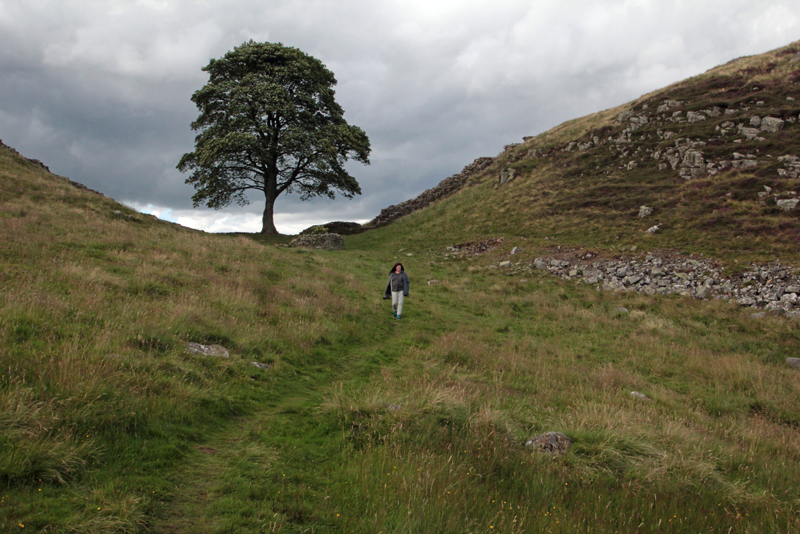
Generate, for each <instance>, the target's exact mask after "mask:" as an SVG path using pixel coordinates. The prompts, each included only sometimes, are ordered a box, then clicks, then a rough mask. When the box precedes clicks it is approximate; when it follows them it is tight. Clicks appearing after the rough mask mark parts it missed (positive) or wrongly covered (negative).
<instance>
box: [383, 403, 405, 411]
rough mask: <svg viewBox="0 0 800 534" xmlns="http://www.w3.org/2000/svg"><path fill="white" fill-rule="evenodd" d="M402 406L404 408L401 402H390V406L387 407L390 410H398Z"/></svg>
mask: <svg viewBox="0 0 800 534" xmlns="http://www.w3.org/2000/svg"><path fill="white" fill-rule="evenodd" d="M400 408H402V406H401V405H399V404H390V405H389V406H387V407H386V409H387V410H389V411H390V412H396V411H397V410H399V409H400Z"/></svg>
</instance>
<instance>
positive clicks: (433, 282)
mask: <svg viewBox="0 0 800 534" xmlns="http://www.w3.org/2000/svg"><path fill="white" fill-rule="evenodd" d="M438 283H439V281H438V280H428V285H429V286H430V285H433V284H438Z"/></svg>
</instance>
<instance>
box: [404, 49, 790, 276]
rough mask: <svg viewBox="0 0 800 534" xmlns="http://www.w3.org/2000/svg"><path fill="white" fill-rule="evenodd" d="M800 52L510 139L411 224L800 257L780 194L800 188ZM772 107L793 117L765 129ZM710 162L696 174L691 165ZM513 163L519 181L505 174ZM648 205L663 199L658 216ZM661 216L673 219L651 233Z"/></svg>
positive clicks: (772, 55) (427, 230)
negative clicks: (643, 212)
mask: <svg viewBox="0 0 800 534" xmlns="http://www.w3.org/2000/svg"><path fill="white" fill-rule="evenodd" d="M799 53H800V44H799V43H792V44H791V45H788V46H786V47H784V48H781V49H778V50H775V51H773V52H769V53H767V54H763V55H760V56H753V57H745V58H740V59H738V60H734V61H731V62H730V63H728V64H726V65H723V66H720V67H717V68H714V69H711V70H709V71H708V72H706V73H704V74H702V75H700V76H697V77H694V78H691V79H688V80H686V81H683V82H679V83H676V84H674V85H671V86H669V87H667V88H665V89H662V90H659V91H655V92H653V93H650V94H647V95H644V96H642V97H640V98H639V99H637V100H636V101H634V102H631V103H629V104H626V105H624V106H620V107H618V108H614V109H610V110H606V111H602V112H600V113H596V114H594V115H590V116H587V117H583V118H580V119H575V120H572V121H569V122H566V123H564V124H562V125H560V126H558V127H556V128H554V129H552V130H550V131H548V132H545V133H544V134H542V135H539V136H536V137H530V138H526V139H525V141H524V142H522V143H519V144H512V145H508V146H507V147H506V150H505V151H504V152H503V153H501V154H500V155H498V156H497V157H496V158H494V162H493V163H492V165H490V166H489V167H487V168H486V169H485V170H484V171H482V172H480V173H477V174H476V175H475V176H473V177H472V178H471V180H470V182H469V184H468V186H467V187H466V188H464V189H462V191H461V192H460V193H459V194H457V195H455V196H454V197H451V198H450V199H448V201H445V202H440V203H439V205H437V206H436V208H434V209H428V210H425V211H423V212H420V213H419V214H418V216H417V217H418V218H416V219H414V221H413V223H409V224H412V225H413V226H420V225H421V228H420V230H419V232H420V234H424V235H433V234H437V235H442V236H447V238H448V239H451V240H452V239H455V240H459V239H460V240H462V241H466V240H469V239H473V238H474V237H475V236H489V235H493V234H496V233H501V234H506V235H519V236H525V237H527V238H529V239H542V238H544V237H548V238H555V239H556V240H557V241H558V243H559V244H561V245H574V246H582V247H602V248H604V249H611V248H612V247H613V248H614V249H617V250H620V249H622V248H630V247H631V246H637V247H638V248H645V249H656V248H678V249H680V250H681V251H685V252H687V253H692V252H694V253H705V254H708V255H711V256H713V257H716V258H719V259H721V260H728V261H730V260H733V259H734V258H736V259H739V260H740V261H741V260H744V261H747V260H755V261H769V260H772V259H775V258H781V259H783V260H786V261H790V262H791V263H793V264H795V265H797V264H798V256H797V251H798V248H797V243H798V242H797V239H798V235H800V221H798V216H797V215H798V210H797V209H792V210H789V211H784V210H782V209H781V208H779V207H778V205H777V203H776V201H777V200H783V199H796V198H800V197H798V196H797V193H798V191H800V178H799V177H798V172H799V171H800V122H799V121H798V116H800V56H798V54H799ZM754 117H755V119H754ZM767 117H770V119H769V120H776V119H777V120H779V121H780V122H779V123H778V124H777V126H776V127H781V129H780V130H779V131H776V132H772V131H769V130H768V129H762V128H767V126H766V125H767V123H766V122H764V123H762V122H761V119H764V118H767ZM753 124H757V126H755V127H754V126H753ZM743 127H744V128H753V129H754V132H751V131H750V130H745V131H744V132H743V131H742V128H743ZM687 152H692V153H695V154H696V156H695V157H694V158H692V157H691V155H690V156H689V158H687V157H686V156H687ZM787 156H788V157H787ZM670 160H672V161H670ZM687 160H688V161H687ZM699 161H702V166H703V169H702V170H701V169H697V170H696V172H695V176H694V177H691V174H689V172H687V171H684V172H686V175H687V176H690V177H689V178H688V179H687V178H684V177H682V176H681V172H682V169H687V170H688V171H691V167H685V166H684V164H689V163H695V164H696V163H698V162H699ZM742 161H746V162H747V163H742ZM503 171H506V172H508V171H512V172H513V180H512V181H510V182H508V183H506V184H499V183H498V182H499V179H500V176H501V173H503ZM765 187H766V188H769V189H766V188H765ZM643 205H646V206H649V207H651V208H653V214H652V215H651V216H650V217H648V218H646V219H640V218H638V216H637V215H638V213H639V209H640V207H641V206H643ZM655 224H660V227H661V230H660V231H659V232H657V233H656V234H647V233H646V232H645V231H646V230H647V229H648V228H650V227H651V226H653V225H655ZM441 230H444V231H441Z"/></svg>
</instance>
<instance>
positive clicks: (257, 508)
mask: <svg viewBox="0 0 800 534" xmlns="http://www.w3.org/2000/svg"><path fill="white" fill-rule="evenodd" d="M368 281H369V280H361V282H363V283H364V284H366V283H367V282H368ZM372 293H374V292H373V291H369V290H368V289H365V291H364V300H365V301H366V300H367V299H371V298H374V296H373V295H372ZM377 298H380V297H377ZM409 304H410V305H411V306H413V310H414V311H413V312H412V313H410V314H404V315H406V317H405V318H404V319H403V321H402V322H399V321H396V320H395V319H394V318H392V317H391V315H390V310H389V304H388V302H383V303H381V304H380V305H379V306H376V307H375V309H374V310H373V311H370V312H368V315H369V319H368V320H369V321H371V323H372V324H371V329H370V330H371V334H370V335H371V338H368V339H367V341H366V342H365V343H359V344H351V345H348V346H329V347H326V349H325V350H324V351H321V352H318V353H317V356H318V357H320V361H319V362H317V363H318V365H315V366H313V367H315V368H316V369H315V370H314V371H309V367H308V366H304V367H303V368H302V369H301V368H294V369H281V370H276V376H275V377H274V380H273V381H271V382H270V383H269V386H268V387H265V390H264V391H263V392H262V396H263V397H264V403H265V405H268V407H266V408H265V409H263V410H259V411H257V412H255V413H252V414H248V415H245V416H242V417H237V418H234V419H231V420H230V424H229V425H227V426H226V427H224V428H220V429H219V430H218V431H217V432H216V433H214V434H213V435H207V436H205V438H206V439H205V440H203V441H201V442H199V443H196V444H195V445H194V447H193V449H192V450H191V452H190V453H188V454H187V457H186V461H185V462H183V464H182V466H181V468H180V469H179V470H178V471H176V472H175V474H174V482H175V487H176V490H175V492H174V494H173V495H172V498H171V500H166V501H165V502H163V505H162V508H161V510H159V511H157V513H156V514H155V517H158V518H159V520H157V521H156V522H155V523H153V524H151V525H150V529H151V530H152V531H153V532H155V533H158V534H178V533H217V532H274V531H281V532H295V531H297V532H305V531H312V530H308V529H306V528H304V527H303V525H306V524H308V525H313V532H323V531H327V530H332V531H335V530H338V529H337V527H336V525H335V524H326V523H325V521H326V520H325V519H324V518H322V517H320V516H319V514H318V513H317V510H318V508H319V507H321V506H324V503H325V501H326V499H327V498H328V497H327V496H326V492H329V491H331V489H332V487H336V484H331V481H330V480H329V476H330V475H331V473H334V472H336V471H337V470H338V468H339V467H340V466H341V465H342V464H343V463H346V462H347V459H346V458H345V455H346V442H345V435H344V432H343V431H342V429H341V428H340V427H337V426H335V425H333V424H331V422H330V421H329V419H328V418H324V417H320V414H319V407H320V404H321V403H322V401H323V396H324V393H325V392H326V391H329V390H330V388H331V387H332V386H333V385H334V384H336V383H339V382H342V381H352V380H367V379H369V377H370V376H371V375H372V374H374V373H375V372H377V371H378V370H379V369H380V368H381V367H382V366H385V365H391V364H392V363H393V362H394V361H395V360H396V358H397V355H398V354H399V353H400V351H401V350H403V347H402V345H403V340H404V337H405V335H406V334H407V333H408V332H410V331H411V332H413V327H412V326H411V325H413V323H414V321H415V319H414V317H415V316H416V317H423V316H425V315H428V313H429V312H426V311H425V310H424V309H423V308H422V306H421V304H422V303H420V302H414V301H412V302H410V303H409ZM406 309H407V310H409V309H410V306H408V305H407V307H406ZM416 320H417V321H419V320H420V319H416ZM409 327H411V328H412V330H409ZM334 517H335V515H334Z"/></svg>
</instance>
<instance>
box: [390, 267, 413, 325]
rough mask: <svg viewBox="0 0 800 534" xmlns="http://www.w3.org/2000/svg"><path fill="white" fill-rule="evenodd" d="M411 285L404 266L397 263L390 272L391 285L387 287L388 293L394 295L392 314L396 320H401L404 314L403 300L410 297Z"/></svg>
mask: <svg viewBox="0 0 800 534" xmlns="http://www.w3.org/2000/svg"><path fill="white" fill-rule="evenodd" d="M410 285H411V284H410V282H409V280H408V275H407V274H406V272H405V269H404V268H403V264H402V263H395V264H394V267H392V270H391V271H390V272H389V284H388V285H387V287H386V290H387V292H391V294H392V314H393V315H394V317H395V319H399V318H400V314H401V313H403V299H404V297H407V296H408V289H409V287H410ZM384 298H385V297H384Z"/></svg>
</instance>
